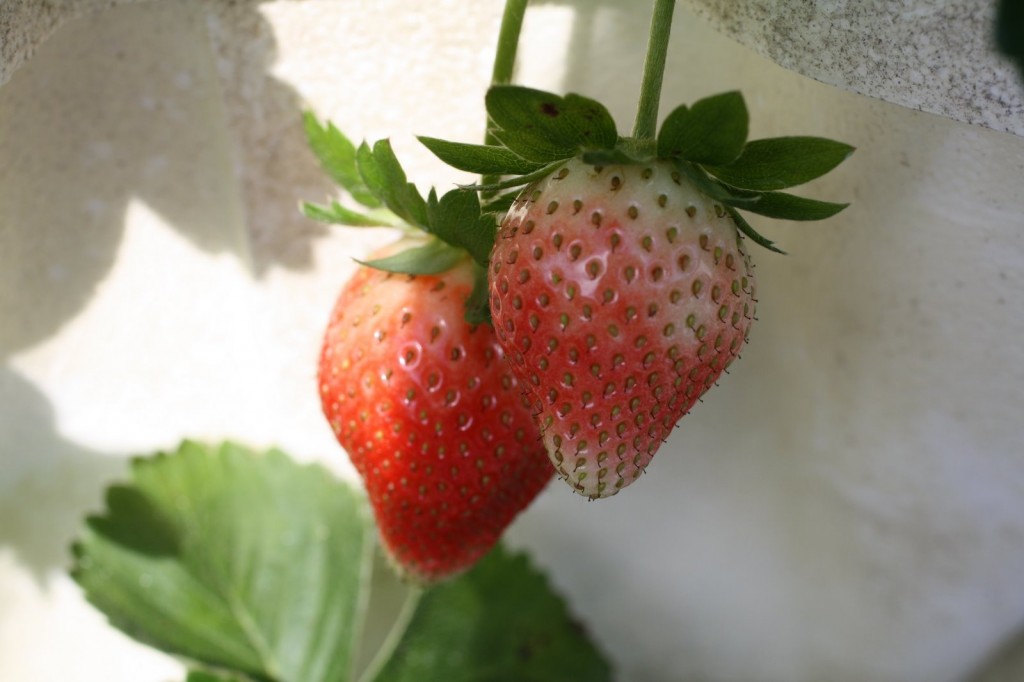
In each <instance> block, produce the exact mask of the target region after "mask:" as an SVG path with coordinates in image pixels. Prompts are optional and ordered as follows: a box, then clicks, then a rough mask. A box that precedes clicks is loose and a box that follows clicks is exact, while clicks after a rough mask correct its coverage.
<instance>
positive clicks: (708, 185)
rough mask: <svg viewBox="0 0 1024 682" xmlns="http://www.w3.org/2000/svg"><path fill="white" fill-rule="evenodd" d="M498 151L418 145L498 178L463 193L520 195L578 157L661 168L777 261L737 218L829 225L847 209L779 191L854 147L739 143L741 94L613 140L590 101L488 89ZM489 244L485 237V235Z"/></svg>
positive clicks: (494, 207) (768, 244)
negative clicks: (652, 131) (645, 133)
mask: <svg viewBox="0 0 1024 682" xmlns="http://www.w3.org/2000/svg"><path fill="white" fill-rule="evenodd" d="M485 102H486V106H487V113H488V115H489V117H490V121H491V130H490V139H494V140H496V141H497V143H496V144H486V145H474V144H464V143H457V142H448V141H444V140H438V139H436V138H432V137H420V138H419V140H420V141H421V142H422V143H423V144H424V145H425V146H426V147H427V148H428V149H429V150H430V151H431V152H433V153H434V155H435V156H437V157H438V158H440V159H441V160H442V161H444V162H445V163H447V164H448V165H450V166H452V167H454V168H457V169H460V170H464V171H468V172H471V173H477V174H481V175H487V176H491V177H495V176H497V177H500V178H502V179H500V180H499V181H497V182H494V183H491V184H486V185H484V184H481V185H469V186H464V187H462V188H461V189H462V190H464V191H467V192H487V193H490V194H494V193H498V192H502V191H504V190H518V189H519V188H522V187H523V186H525V185H528V184H529V183H531V182H534V181H535V180H539V179H541V178H543V177H546V176H548V175H550V174H552V173H554V172H556V171H557V170H558V169H559V168H561V167H562V166H563V165H564V164H565V163H566V162H567V161H568V160H569V159H572V158H575V157H579V158H580V159H582V160H583V161H584V162H585V163H588V164H590V165H593V166H606V165H612V164H621V165H634V164H644V163H651V162H652V161H655V160H664V161H669V162H671V163H672V164H673V166H674V167H675V169H676V171H677V172H679V174H680V175H681V176H685V177H686V178H687V179H688V180H690V181H691V182H692V183H693V184H694V185H695V186H696V187H697V188H698V189H700V190H701V191H702V192H703V193H705V194H707V195H708V196H710V197H712V198H713V199H716V200H717V201H720V202H721V203H722V204H723V205H724V206H725V207H726V210H728V211H729V213H730V214H731V215H732V217H733V219H734V220H735V221H736V224H737V227H738V228H739V230H740V231H741V232H742V233H743V234H745V235H746V236H748V237H749V238H750V239H751V240H752V241H754V242H755V243H757V244H760V245H761V246H763V247H765V248H767V249H769V250H772V251H776V252H778V253H782V251H781V249H779V248H778V247H776V246H775V244H774V243H773V242H772V241H770V240H769V239H767V238H765V237H763V236H762V235H761V234H760V233H758V232H757V231H756V230H754V229H753V228H752V227H751V226H750V224H749V223H748V222H747V221H746V220H745V219H744V218H743V216H742V215H741V214H740V213H739V211H748V212H750V213H755V214H758V215H762V216H764V217H767V218H777V219H783V220H799V221H811V220H822V219H825V218H829V217H831V216H833V215H835V214H837V213H838V212H839V211H841V210H843V209H844V208H846V207H847V206H848V204H845V203H833V202H827V201H820V200H816V199H809V198H806V197H801V196H797V195H793V194H787V193H783V192H779V191H778V190H781V189H787V188H790V187H795V186H797V185H802V184H804V183H806V182H809V181H811V180H813V179H815V178H818V177H820V176H822V175H825V174H826V173H828V172H829V171H831V170H832V169H833V168H835V167H836V166H838V165H839V164H840V163H842V162H843V161H844V160H845V159H846V158H847V157H848V156H849V155H850V154H851V153H852V152H853V151H854V149H853V147H851V146H850V145H848V144H844V143H842V142H837V141H835V140H829V139H826V138H821V137H808V136H794V137H776V138H768V139H761V140H751V141H748V140H747V134H748V127H749V115H748V112H747V107H746V103H745V102H744V99H743V95H742V94H741V93H739V92H736V91H731V92H725V93H722V94H718V95H713V96H711V97H706V98H704V99H701V100H698V101H697V102H694V103H693V104H692V105H690V106H686V105H680V106H678V107H676V108H675V109H674V110H673V111H671V112H670V113H669V114H668V116H666V117H665V119H664V121H663V122H662V124H661V128H660V129H659V131H658V134H657V136H656V138H654V139H647V138H637V137H624V136H620V135H619V134H618V131H617V129H616V126H615V121H614V120H613V119H612V116H611V114H610V113H609V112H608V109H607V108H606V107H605V106H604V105H602V104H601V103H600V102H597V101H595V100H593V99H590V98H587V97H584V96H582V95H578V94H574V93H570V94H567V95H564V96H561V95H557V94H554V93H549V92H544V91H542V90H536V89H533V88H527V87H522V86H515V85H497V86H492V87H491V88H490V89H489V90H488V92H487V96H486V100H485ZM514 195H515V192H509V193H507V194H497V196H496V197H495V199H493V200H492V202H490V203H488V204H485V206H484V207H483V210H484V212H485V213H486V212H488V211H495V212H500V211H501V210H502V209H505V208H507V206H508V205H510V204H511V202H512V201H513V200H514ZM490 236H491V237H493V234H491V235H490Z"/></svg>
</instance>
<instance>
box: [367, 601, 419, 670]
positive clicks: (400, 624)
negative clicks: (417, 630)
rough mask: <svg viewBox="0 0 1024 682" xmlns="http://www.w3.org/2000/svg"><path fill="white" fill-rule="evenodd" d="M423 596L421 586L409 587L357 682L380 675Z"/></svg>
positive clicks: (407, 627)
mask: <svg viewBox="0 0 1024 682" xmlns="http://www.w3.org/2000/svg"><path fill="white" fill-rule="evenodd" d="M422 596H423V588H421V587H411V588H409V593H408V594H407V595H406V597H405V602H404V603H403V604H402V610H401V611H399V613H398V617H397V618H396V619H395V622H394V624H393V625H392V626H391V630H389V631H388V635H387V637H386V638H385V640H384V643H383V644H381V646H380V649H378V650H377V653H376V654H375V655H374V657H373V660H372V661H370V664H369V665H368V666H367V667H366V670H364V671H363V674H362V675H360V676H359V682H374V680H376V679H377V677H378V676H379V675H380V672H381V670H383V669H384V666H385V665H386V664H387V662H388V661H389V660H391V655H392V654H394V653H395V649H396V648H398V643H399V642H400V641H401V640H402V636H403V635H405V631H406V630H408V629H409V623H410V622H411V621H412V617H413V614H415V613H416V607H417V606H419V603H420V598H421V597H422Z"/></svg>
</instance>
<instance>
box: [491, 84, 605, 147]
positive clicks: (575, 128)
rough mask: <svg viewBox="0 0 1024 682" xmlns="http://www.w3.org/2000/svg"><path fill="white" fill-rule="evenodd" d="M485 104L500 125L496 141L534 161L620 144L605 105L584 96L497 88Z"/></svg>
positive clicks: (501, 86) (514, 86) (494, 131)
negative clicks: (562, 95) (563, 95)
mask: <svg viewBox="0 0 1024 682" xmlns="http://www.w3.org/2000/svg"><path fill="white" fill-rule="evenodd" d="M485 103H486V105H487V113H488V115H489V116H490V118H491V120H492V121H493V122H494V124H495V125H496V126H497V129H495V130H492V131H491V132H492V134H493V135H494V137H495V138H496V139H497V140H498V141H500V142H501V143H502V144H503V145H505V147H507V148H508V149H510V150H511V151H513V152H514V153H516V154H518V155H519V156H521V157H523V158H524V159H527V160H530V161H536V162H539V163H550V162H552V161H557V160H561V159H568V158H570V157H573V156H575V155H576V154H577V153H578V152H579V151H580V150H582V149H611V148H613V147H614V146H615V143H616V142H617V141H618V132H617V131H616V128H615V121H614V119H612V116H611V114H610V113H608V110H607V109H606V108H605V107H604V105H603V104H601V103H600V102H597V101H595V100H592V99H589V98H587V97H583V96H581V95H576V94H572V93H570V94H568V95H566V96H565V97H561V96H559V95H556V94H554V93H550V92H544V91H542V90H534V89H533V88H525V87H522V86H517V85H496V86H492V87H491V88H490V89H489V90H488V91H487V96H486V98H485Z"/></svg>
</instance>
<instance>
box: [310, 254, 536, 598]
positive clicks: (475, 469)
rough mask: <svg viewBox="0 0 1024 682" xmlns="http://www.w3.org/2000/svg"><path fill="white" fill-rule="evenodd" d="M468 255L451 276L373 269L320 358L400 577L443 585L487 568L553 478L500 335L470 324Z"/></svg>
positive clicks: (360, 279) (353, 293)
mask: <svg viewBox="0 0 1024 682" xmlns="http://www.w3.org/2000/svg"><path fill="white" fill-rule="evenodd" d="M472 270H473V266H472V265H471V264H470V262H469V260H468V259H466V260H464V261H462V262H461V263H459V264H458V265H457V266H455V267H454V268H452V269H451V270H448V271H447V272H445V273H443V274H440V275H418V276H416V275H413V276H410V275H400V274H393V273H387V272H382V271H380V270H374V269H371V268H368V267H362V268H360V269H359V270H358V271H357V272H356V274H355V276H354V277H353V278H352V279H351V280H350V281H349V282H348V284H347V285H345V288H344V289H343V290H342V292H341V295H340V296H339V297H338V300H337V303H336V305H335V307H334V312H333V313H332V315H331V320H330V324H329V326H328V328H327V333H326V335H325V337H324V343H323V349H322V351H321V355H320V366H319V383H320V399H321V403H322V406H323V410H324V414H325V415H326V417H327V420H328V422H329V423H330V425H331V427H332V428H333V429H334V433H335V434H336V436H337V438H338V442H339V443H341V446H342V447H343V448H344V449H345V450H346V451H347V452H348V453H349V457H350V458H351V460H352V463H353V464H354V465H355V468H356V470H357V471H358V472H359V474H360V475H361V476H362V477H363V479H364V482H365V485H366V491H367V496H368V498H369V501H370V504H371V506H372V508H373V511H374V515H375V517H376V520H377V525H378V527H379V529H380V533H381V537H382V540H383V546H384V548H385V550H386V552H387V554H388V556H389V557H390V558H391V559H392V561H393V563H394V564H395V565H396V566H397V567H398V568H399V571H400V572H401V573H403V574H404V575H405V576H407V577H408V578H411V579H412V580H415V581H418V582H424V583H429V582H434V581H437V580H440V579H442V578H446V577H448V576H451V575H453V574H455V573H458V572H460V571H462V570H464V569H466V568H468V567H469V566H471V565H472V564H473V563H474V562H476V561H477V560H478V559H479V558H480V557H481V556H483V554H485V553H486V552H487V551H488V550H489V549H490V548H491V547H492V546H493V545H494V544H495V542H497V540H498V538H499V537H500V536H501V534H502V532H503V531H504V529H505V527H506V526H508V524H509V523H510V522H511V521H512V519H513V518H515V516H516V515H517V514H518V513H519V512H520V511H521V510H522V509H524V508H525V507H526V506H527V505H528V504H529V503H530V502H531V501H532V500H533V498H534V497H535V496H536V495H537V494H538V493H539V492H540V491H541V489H543V488H544V486H545V485H546V484H547V482H548V481H549V480H550V479H551V475H552V472H551V467H550V465H549V464H548V461H547V458H546V456H545V454H544V448H543V446H542V445H541V444H540V443H539V442H538V434H537V427H536V425H535V424H534V422H533V420H532V418H531V412H530V405H529V403H528V402H526V401H524V399H523V396H522V394H521V389H520V387H519V383H518V381H517V380H516V378H515V377H514V376H513V374H512V373H511V372H510V371H509V367H508V365H507V364H506V363H505V362H504V357H503V352H502V349H501V346H499V345H498V342H497V338H496V337H495V334H494V331H493V329H492V328H491V327H490V326H489V325H487V324H482V325H477V326H473V325H470V324H468V323H467V322H466V321H465V319H464V313H465V303H466V299H467V297H468V296H469V294H470V292H471V290H472V288H473V283H474V278H473V272H472Z"/></svg>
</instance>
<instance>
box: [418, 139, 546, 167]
mask: <svg viewBox="0 0 1024 682" xmlns="http://www.w3.org/2000/svg"><path fill="white" fill-rule="evenodd" d="M418 139H419V141H420V142H422V143H423V145H424V146H425V147H426V148H427V149H429V150H430V151H432V152H433V153H434V155H435V156H436V157H437V158H439V159H441V160H442V161H444V162H445V163H446V164H448V165H449V166H451V167H452V168H458V169H459V170H463V171H467V172H469V173H476V174H477V175H524V174H526V173H532V172H533V171H535V170H537V169H538V168H540V167H541V165H542V164H539V163H537V162H535V161H527V160H526V159H524V158H523V157H521V156H519V155H518V154H516V153H515V152H513V151H511V150H510V149H506V148H505V147H498V146H494V145H482V144H466V143H463V142H449V141H447V140H439V139H437V138H435V137H422V136H421V137H419V138H418Z"/></svg>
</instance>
